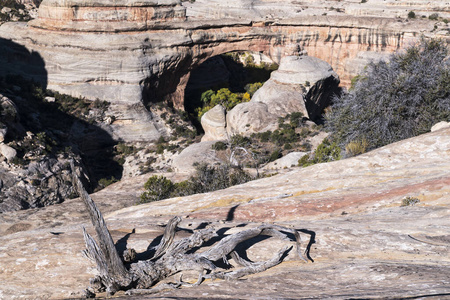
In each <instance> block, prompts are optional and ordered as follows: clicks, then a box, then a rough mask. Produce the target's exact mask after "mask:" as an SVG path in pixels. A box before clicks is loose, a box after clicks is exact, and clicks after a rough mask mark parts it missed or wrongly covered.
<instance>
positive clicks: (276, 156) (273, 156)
mask: <svg viewBox="0 0 450 300" xmlns="http://www.w3.org/2000/svg"><path fill="white" fill-rule="evenodd" d="M282 156H283V154H282V153H281V150H280V149H276V150H274V151H273V152H272V153H271V154H270V156H269V162H272V161H275V160H277V159H279V158H281V157H282Z"/></svg>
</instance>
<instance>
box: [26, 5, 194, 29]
mask: <svg viewBox="0 0 450 300" xmlns="http://www.w3.org/2000/svg"><path fill="white" fill-rule="evenodd" d="M185 18H186V9H185V8H184V7H182V6H181V1H180V0H147V1H139V0H119V1H117V0H115V1H113V0H103V1H85V0H67V1H63V2H62V1H59V0H45V1H43V2H42V3H41V5H40V6H39V18H38V19H37V20H35V21H33V22H32V24H33V26H35V27H40V28H45V29H54V30H70V31H74V30H75V31H93V32H99V31H100V32H109V31H111V32H115V31H129V30H146V29H151V28H152V27H154V26H158V25H159V24H160V23H163V22H169V21H183V20H185Z"/></svg>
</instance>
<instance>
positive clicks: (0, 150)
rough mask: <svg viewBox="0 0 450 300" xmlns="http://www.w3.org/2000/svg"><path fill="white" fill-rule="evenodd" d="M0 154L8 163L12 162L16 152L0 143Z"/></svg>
mask: <svg viewBox="0 0 450 300" xmlns="http://www.w3.org/2000/svg"><path fill="white" fill-rule="evenodd" d="M0 154H1V156H3V157H4V158H6V159H7V160H8V161H12V160H13V159H14V158H15V157H16V155H17V151H16V150H15V149H14V148H13V147H10V146H8V145H5V144H3V143H1V144H0Z"/></svg>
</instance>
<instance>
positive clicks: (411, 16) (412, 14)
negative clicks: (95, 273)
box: [408, 11, 416, 19]
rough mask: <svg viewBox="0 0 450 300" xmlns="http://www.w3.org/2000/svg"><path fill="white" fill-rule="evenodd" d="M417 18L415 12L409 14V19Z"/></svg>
mask: <svg viewBox="0 0 450 300" xmlns="http://www.w3.org/2000/svg"><path fill="white" fill-rule="evenodd" d="M415 17H416V13H415V12H413V11H410V12H409V13H408V19H414V18H415Z"/></svg>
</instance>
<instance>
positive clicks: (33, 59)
mask: <svg viewBox="0 0 450 300" xmlns="http://www.w3.org/2000/svg"><path fill="white" fill-rule="evenodd" d="M180 3H181V2H180V1H177V0H166V1H145V2H139V1H131V0H130V1H125V0H121V1H101V2H98V1H97V2H95V1H94V2H90V1H81V0H71V1H64V2H61V1H56V0H44V1H43V2H42V4H41V5H40V11H41V12H40V16H39V18H38V19H37V20H34V21H32V22H31V23H30V24H29V25H28V26H26V25H25V24H20V23H18V24H9V23H6V24H3V25H2V26H1V27H0V47H2V44H5V41H6V40H8V43H6V44H7V45H6V46H5V47H7V48H8V49H9V50H8V49H6V50H5V49H4V48H5V47H3V48H2V52H3V53H6V55H5V56H2V57H0V60H2V61H1V64H2V66H3V67H2V69H0V73H2V74H3V73H4V72H15V73H20V74H23V73H24V70H27V72H28V73H29V70H32V71H33V72H32V73H33V74H31V75H29V76H31V77H33V78H35V79H38V80H40V81H42V82H43V83H44V85H45V86H47V87H48V88H51V89H54V90H57V91H59V92H62V93H67V94H70V95H73V96H81V97H86V98H88V99H92V100H95V99H96V98H99V99H101V100H106V101H109V102H111V103H113V104H117V105H122V107H121V109H122V110H128V109H132V107H133V106H134V105H136V104H141V105H144V106H147V105H148V103H151V102H159V101H163V100H166V101H169V102H172V103H173V104H174V106H175V107H176V108H178V109H182V108H183V107H184V105H183V101H184V90H185V87H186V84H187V82H188V79H189V72H190V71H191V69H192V68H194V67H195V66H197V65H199V64H200V63H202V62H203V61H205V60H206V59H208V58H209V57H213V56H215V55H218V54H222V53H226V52H230V51H236V50H249V51H256V52H262V53H263V54H265V55H267V56H268V57H270V58H271V59H272V60H273V61H275V62H279V61H280V59H281V58H282V57H283V56H285V55H291V54H292V53H291V51H290V50H289V51H287V50H286V49H287V48H289V49H290V48H291V45H296V47H298V48H300V49H299V50H300V52H302V53H307V54H308V55H309V56H312V57H317V58H319V59H322V60H324V61H327V62H328V63H329V64H330V65H331V66H332V67H333V69H334V70H335V72H336V73H338V74H339V76H340V78H341V82H342V84H343V85H344V86H349V85H350V79H351V78H352V77H353V76H354V75H356V73H355V72H356V71H357V70H360V69H362V68H363V67H364V64H366V63H367V62H368V59H366V54H367V55H370V54H373V53H378V52H380V53H391V52H393V51H396V50H398V49H401V48H403V47H405V46H406V45H408V44H410V43H411V42H414V41H416V40H417V39H418V37H419V36H420V34H421V33H425V34H426V35H429V36H432V35H434V36H439V37H443V38H446V34H445V32H447V31H445V29H446V28H447V27H448V25H446V24H444V23H443V22H440V23H438V24H435V23H436V22H434V21H431V20H428V19H426V18H421V19H416V20H408V19H407V18H406V17H405V18H404V19H402V18H400V19H399V18H391V19H390V18H384V17H383V18H380V17H374V16H370V17H366V16H364V17H362V18H361V17H358V16H354V15H349V14H348V13H346V9H347V7H349V6H351V5H353V4H354V3H350V2H346V1H341V2H340V3H339V5H337V4H336V3H335V1H332V3H331V2H326V3H327V4H322V3H314V4H311V7H309V6H308V8H306V7H304V6H303V5H301V4H300V3H298V2H296V1H289V2H287V3H285V2H283V5H280V2H279V1H237V2H235V1H233V2H230V3H228V2H223V3H213V4H211V3H210V2H207V1H198V3H197V1H195V2H194V3H188V2H184V3H183V5H186V6H185V7H186V8H185V7H181V6H180ZM420 3H422V2H420ZM420 3H419V4H417V5H419V6H420V7H426V5H423V6H422V4H420ZM191 4H192V5H191ZM215 4H217V5H215ZM391 4H392V3H389V5H388V4H383V3H382V2H379V1H377V5H380V7H381V8H383V9H385V10H386V11H389V10H390V5H391ZM394 4H395V3H394ZM327 5H328V6H327ZM335 6H336V7H335ZM337 6H339V7H337ZM357 6H359V7H361V8H364V9H365V10H367V9H370V8H368V7H369V6H367V5H366V6H364V5H362V4H360V3H358V4H357ZM242 7H245V8H246V9H245V10H243V9H242ZM277 7H281V8H277ZM329 7H334V8H335V9H333V10H330V9H329ZM229 8H230V9H231V10H233V9H234V8H236V11H238V10H240V11H242V12H243V13H244V14H245V16H246V17H245V18H243V17H242V15H236V14H234V13H227V11H230V10H229ZM310 8H311V9H310ZM338 8H339V9H338ZM408 8H409V6H408ZM184 9H186V14H187V15H188V16H189V15H191V17H188V18H187V19H186V20H185V19H184V15H183V14H184V12H183V11H184ZM194 9H195V10H197V11H206V12H208V11H210V12H211V13H205V14H203V13H202V14H198V15H197V16H195V13H190V12H189V11H190V10H194ZM216 9H218V10H221V11H223V12H225V14H224V15H222V13H221V14H219V15H216V14H215V12H214V11H215V10H216ZM318 9H319V10H318ZM286 11H290V13H289V14H285V13H286ZM319 11H320V12H319ZM191 12H192V11H191ZM266 12H267V13H266ZM324 12H326V13H327V15H324ZM384 15H388V16H390V15H389V14H387V13H386V14H384V13H383V16H384ZM300 16H301V17H300ZM442 16H444V14H443V15H442ZM239 17H241V18H239ZM441 23H442V24H441ZM435 25H436V26H437V29H434V26H435ZM445 26H447V27H445ZM18 45H22V46H24V48H25V50H27V51H28V52H29V53H30V54H32V55H31V56H30V57H29V58H27V59H26V61H23V62H22V61H21V60H23V57H22V55H23V54H24V49H19V47H17V46H18ZM294 48H295V47H294ZM11 49H12V50H11ZM61 49H65V51H61ZM16 52H17V53H21V54H20V55H17V53H16ZM8 53H11V54H8ZM14 53H16V54H14ZM370 57H375V56H370ZM18 58H20V59H18ZM369 60H370V59H369ZM17 61H19V62H17ZM36 65H37V66H38V68H37V70H36V71H34V70H33V67H34V66H36ZM18 66H19V67H18ZM125 115H127V114H125ZM139 116H140V115H137V116H133V117H139ZM116 121H117V122H119V123H120V122H122V123H121V125H123V124H124V123H130V124H132V125H134V124H136V123H139V122H141V121H142V120H134V119H127V118H126V117H123V119H120V118H118V119H117V120H116ZM133 130H134V129H133V128H132V127H130V131H129V132H127V128H126V126H124V127H121V131H120V132H118V134H119V135H120V137H121V138H124V139H125V138H127V136H133V137H136V136H142V138H143V139H151V138H153V137H155V136H156V138H158V137H159V136H160V135H161V133H160V132H158V131H156V132H155V131H153V133H154V134H153V133H152V134H150V135H149V136H145V135H141V134H133V133H132V131H133ZM142 132H143V131H141V133H142Z"/></svg>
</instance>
